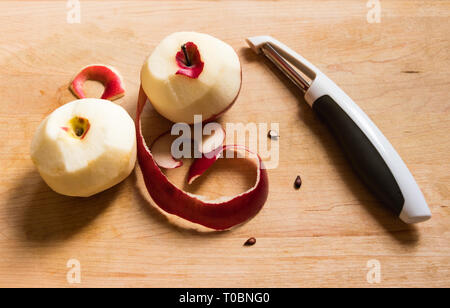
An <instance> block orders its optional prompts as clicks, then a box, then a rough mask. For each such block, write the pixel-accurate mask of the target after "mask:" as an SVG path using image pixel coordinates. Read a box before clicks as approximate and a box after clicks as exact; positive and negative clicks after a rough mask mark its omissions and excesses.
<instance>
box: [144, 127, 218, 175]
mask: <svg viewBox="0 0 450 308" xmlns="http://www.w3.org/2000/svg"><path fill="white" fill-rule="evenodd" d="M197 125H198V124H197ZM207 125H209V126H208V132H209V133H210V134H207V135H202V142H201V143H199V142H196V140H192V139H189V140H187V142H186V143H185V144H189V145H190V146H191V145H192V143H193V144H194V146H195V148H196V150H197V153H200V154H202V155H206V156H207V157H211V155H214V153H212V152H214V151H215V150H216V149H218V148H219V147H221V146H222V145H223V142H224V141H225V130H224V129H223V128H222V126H221V125H220V124H219V123H208V124H207ZM211 125H212V126H213V127H211ZM208 132H207V133H208ZM177 138H179V137H178V136H177V135H171V131H170V130H169V131H166V132H165V133H163V134H161V135H160V136H159V137H157V138H156V139H155V141H153V143H152V145H151V146H150V151H151V152H152V155H153V159H154V160H155V162H156V164H157V165H158V166H159V167H161V168H164V169H174V168H178V167H181V166H182V165H183V162H182V161H180V160H177V159H176V158H175V157H174V156H173V155H172V151H171V150H172V144H173V142H174V141H175V139H177ZM191 147H192V146H191ZM194 151H195V149H192V148H191V155H192V154H194V153H193V152H194ZM211 153H212V154H211Z"/></svg>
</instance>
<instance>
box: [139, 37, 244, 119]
mask: <svg viewBox="0 0 450 308" xmlns="http://www.w3.org/2000/svg"><path fill="white" fill-rule="evenodd" d="M187 43H194V44H195V45H196V47H197V48H198V52H199V54H200V58H201V61H202V62H203V63H202V70H201V73H200V74H199V75H198V76H197V77H196V78H193V77H188V76H186V75H183V74H180V73H177V72H178V71H179V69H180V66H179V64H178V63H177V61H176V55H177V53H178V52H180V50H182V46H184V45H185V44H187ZM188 62H189V61H188ZM141 82H142V88H143V89H144V92H145V93H146V95H147V97H148V99H149V101H150V102H151V103H152V105H153V106H154V108H155V109H156V110H157V111H158V112H159V113H160V114H161V115H162V116H164V117H165V118H167V119H169V120H171V121H172V122H184V123H188V124H192V123H194V115H202V119H203V121H207V120H212V119H214V118H216V117H218V116H219V115H220V114H222V113H223V112H224V111H226V110H227V109H228V108H229V107H230V106H231V105H232V104H233V103H234V101H235V99H236V98H237V96H238V94H239V91H240V88H241V82H242V78H241V64H240V62H239V57H238V56H237V54H236V52H235V51H234V50H233V48H232V47H231V46H230V45H228V44H226V43H224V42H223V41H221V40H219V39H217V38H215V37H212V36H210V35H207V34H201V33H196V32H177V33H173V34H171V35H169V36H167V37H166V38H165V39H164V40H163V41H162V42H161V43H160V44H159V45H158V46H157V47H156V48H155V50H154V51H153V53H152V54H151V55H150V57H149V58H148V59H147V60H146V62H145V63H144V65H143V67H142V70H141Z"/></svg>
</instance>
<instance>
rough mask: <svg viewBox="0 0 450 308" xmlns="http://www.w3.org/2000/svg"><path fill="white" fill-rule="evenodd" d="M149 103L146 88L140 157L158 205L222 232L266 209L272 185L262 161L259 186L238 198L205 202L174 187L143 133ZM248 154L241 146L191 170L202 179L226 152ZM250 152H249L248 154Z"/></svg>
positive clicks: (138, 116) (140, 105)
mask: <svg viewBox="0 0 450 308" xmlns="http://www.w3.org/2000/svg"><path fill="white" fill-rule="evenodd" d="M146 101H147V96H146V95H145V92H144V91H143V89H142V87H141V89H140V90H139V99H138V104H137V113H136V122H135V124H136V135H137V156H138V161H139V165H140V167H141V170H142V174H143V177H144V182H145V186H146V188H147V191H148V192H149V194H150V196H151V198H152V199H153V201H154V202H155V203H156V205H157V206H158V207H159V208H160V209H161V210H162V211H164V212H166V213H168V214H171V215H175V216H178V217H180V218H182V219H184V220H187V221H189V222H191V223H194V224H199V225H201V226H204V227H207V228H209V229H213V230H216V231H222V230H227V229H230V228H232V227H234V226H237V225H239V224H242V223H244V222H246V221H248V220H249V219H251V218H253V217H254V216H255V215H256V214H257V213H258V212H259V211H260V210H261V208H262V207H263V206H264V204H265V202H266V200H267V196H268V192H269V181H268V176H267V171H266V170H265V168H264V166H263V163H262V161H261V159H260V158H259V157H257V159H258V168H257V179H256V183H255V185H254V186H253V187H252V188H251V189H249V190H247V191H246V192H244V193H242V194H239V195H237V196H234V197H229V198H226V200H225V201H223V200H224V198H221V199H220V200H216V201H203V200H201V199H200V198H199V197H197V196H195V195H193V194H188V193H186V192H184V191H183V190H181V189H179V188H177V187H176V186H175V185H173V184H172V183H171V182H170V181H169V179H168V178H167V177H166V176H165V175H164V174H163V173H162V171H161V169H159V167H158V165H157V164H156V162H155V160H154V158H153V155H152V153H151V152H150V150H149V149H148V147H147V145H146V143H145V139H144V137H143V135H142V131H141V113H142V110H143V109H144V106H145V104H146ZM228 149H236V150H246V149H245V148H244V147H240V146H223V147H220V148H219V149H217V151H218V152H217V155H215V156H214V157H212V158H206V157H202V158H201V159H198V160H196V161H194V164H193V165H192V166H191V169H192V174H194V175H197V176H195V177H198V176H200V175H201V174H202V173H203V172H204V171H205V170H207V169H208V167H209V166H211V165H212V164H213V163H214V162H215V161H216V160H217V158H218V156H219V154H220V153H222V152H223V151H224V150H228ZM246 151H247V150H246Z"/></svg>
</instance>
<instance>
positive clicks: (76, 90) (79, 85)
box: [70, 64, 125, 101]
mask: <svg viewBox="0 0 450 308" xmlns="http://www.w3.org/2000/svg"><path fill="white" fill-rule="evenodd" d="M86 80H95V81H99V82H101V83H102V84H103V85H104V86H105V91H104V92H103V94H102V97H101V98H102V99H107V100H110V101H113V100H116V99H118V98H121V97H122V96H124V95H125V88H124V82H123V79H122V76H120V74H119V72H117V71H116V70H115V69H114V68H113V67H110V66H107V65H103V64H93V65H88V66H86V67H84V68H82V69H81V70H80V72H79V73H78V74H77V75H76V76H75V77H74V79H73V80H72V82H71V83H70V90H71V91H72V92H73V94H75V96H76V97H77V98H80V99H82V98H86V94H85V93H84V90H83V85H84V83H85V82H86Z"/></svg>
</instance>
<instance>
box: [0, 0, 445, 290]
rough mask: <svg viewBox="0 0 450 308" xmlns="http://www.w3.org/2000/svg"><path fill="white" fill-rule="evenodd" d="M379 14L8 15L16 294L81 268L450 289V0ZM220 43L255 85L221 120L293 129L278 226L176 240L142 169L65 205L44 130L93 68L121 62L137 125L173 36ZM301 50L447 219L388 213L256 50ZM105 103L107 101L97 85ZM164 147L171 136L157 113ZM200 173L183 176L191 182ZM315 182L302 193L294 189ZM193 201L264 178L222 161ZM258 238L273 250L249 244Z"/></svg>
mask: <svg viewBox="0 0 450 308" xmlns="http://www.w3.org/2000/svg"><path fill="white" fill-rule="evenodd" d="M366 2H367V1H365V0H334V1H332V0H330V1H313V0H305V1H81V23H80V24H68V23H67V22H66V15H67V8H66V1H47V2H44V1H30V2H25V3H24V2H22V1H1V2H0V22H1V24H2V34H1V36H0V94H1V102H0V139H1V142H0V166H1V168H0V286H3V287H4V286H6V287H12V286H19V287H22V286H31V287H39V286H53V287H66V286H72V285H70V284H68V282H67V280H66V273H67V271H68V269H67V268H66V263H67V261H68V260H69V259H72V258H75V259H78V260H79V261H80V263H81V277H82V278H81V279H82V281H81V284H80V285H76V286H92V287H99V286H149V287H152V286H158V287H181V286H189V287H207V286H215V287H250V286H251V287H271V286H272V287H302V286H307V287H311V286H327V287H328V286H349V287H357V286H362V287H370V286H372V285H370V284H368V282H367V280H366V274H367V272H368V268H366V264H367V262H368V261H369V260H371V259H376V260H378V261H380V263H381V275H382V276H381V277H382V280H381V283H380V284H378V285H377V286H382V287H390V286H429V287H431V286H438V287H449V286H450V245H449V244H450V233H449V222H450V212H449V200H450V192H449V184H450V176H449V170H450V161H449V150H450V138H449V129H450V122H449V115H450V109H449V90H450V87H449V78H450V72H449V67H450V57H449V48H450V42H449V38H450V23H449V20H450V19H449V15H450V1H427V0H423V1H418V0H411V1H406V0H382V1H381V6H382V11H381V12H382V16H381V23H379V24H369V23H368V22H367V20H366V14H367V11H368V9H367V7H366ZM181 30H194V31H199V32H205V33H209V34H212V35H214V36H216V37H218V38H220V39H222V40H224V41H226V42H228V43H229V44H231V45H232V46H233V47H234V48H235V49H236V51H237V52H238V54H239V56H240V59H241V62H242V68H243V87H242V92H241V95H240V97H239V99H238V101H237V103H236V104H235V106H234V107H233V108H232V109H231V110H230V111H229V112H228V113H227V114H226V115H225V116H224V117H223V118H222V120H221V122H222V123H225V122H243V123H247V122H256V123H260V122H262V123H280V134H281V139H280V141H279V145H280V163H279V167H278V168H276V169H274V170H270V171H269V177H270V195H269V200H268V202H267V204H266V206H265V207H264V209H263V210H262V212H261V213H260V214H259V215H258V216H257V217H256V218H255V219H253V220H251V221H250V222H249V223H247V224H245V225H244V226H242V227H239V228H237V229H235V230H232V231H229V232H225V233H217V234H198V233H195V232H192V231H185V230H181V229H178V228H175V227H173V226H171V225H170V224H168V223H167V221H166V220H165V218H163V217H162V216H161V215H160V214H159V213H157V212H156V210H154V209H152V208H151V206H150V205H149V201H148V197H147V193H146V191H145V189H144V188H143V181H142V176H141V173H140V171H139V169H138V168H137V170H136V171H135V172H133V173H132V175H131V176H130V177H129V178H128V179H127V180H125V181H124V182H123V183H121V184H119V185H117V186H116V187H114V188H112V189H110V190H108V191H106V192H103V193H101V194H99V195H96V196H94V197H92V198H88V199H78V198H68V197H64V196H60V195H58V194H56V193H54V192H52V191H51V190H50V189H49V188H48V187H47V186H46V184H45V183H44V182H43V181H42V180H41V178H40V176H39V175H38V173H37V172H36V170H35V168H34V167H33V165H32V162H31V160H30V157H29V146H30V141H31V138H32V136H33V133H34V131H35V130H36V128H37V126H38V124H39V122H40V121H41V120H42V119H43V118H44V117H45V116H46V115H48V114H49V113H50V112H51V111H52V110H54V109H55V108H57V107H59V106H61V105H62V104H64V103H67V102H69V101H71V100H73V99H74V98H73V96H72V95H71V94H70V92H69V91H68V90H67V85H68V83H69V81H70V79H71V77H72V76H73V74H74V73H75V72H76V71H77V70H78V69H79V68H81V67H82V66H84V65H87V64H91V63H106V64H109V65H113V66H115V67H116V68H117V69H118V70H119V71H120V72H121V73H122V74H123V75H124V78H125V81H126V86H127V90H128V92H127V95H126V96H125V98H123V99H121V100H120V101H118V103H119V104H121V105H122V106H124V107H125V108H126V109H127V110H128V111H129V113H130V114H131V115H132V116H133V117H134V115H135V104H136V98H137V91H138V88H139V70H140V67H141V65H142V63H143V61H144V59H145V57H146V56H147V55H148V54H149V53H150V52H151V50H152V49H153V48H154V47H155V46H156V45H157V43H158V42H159V41H160V40H161V39H162V38H163V37H164V36H166V35H168V34H170V33H172V32H175V31H181ZM260 34H269V35H272V36H274V37H276V38H278V39H279V40H280V41H283V42H286V43H287V44H288V45H290V46H291V47H292V48H293V49H294V50H297V51H299V52H300V53H301V54H303V55H304V56H305V57H306V58H307V59H309V60H310V61H311V62H313V63H315V64H316V65H317V66H318V67H319V68H321V69H323V71H324V72H325V73H326V74H328V75H329V76H330V77H331V78H332V79H333V80H335V81H336V82H337V83H338V84H339V85H340V86H342V88H343V89H344V90H345V91H346V92H348V94H349V95H350V96H351V97H353V98H354V100H355V101H356V102H357V103H358V104H359V105H360V106H361V107H362V109H363V110H365V111H366V112H367V113H368V114H369V116H370V117H371V118H372V119H373V120H374V122H375V123H376V124H377V125H378V126H379V127H380V129H381V130H382V131H383V132H384V133H385V135H386V136H387V137H388V139H390V141H391V142H392V143H393V145H394V146H395V148H396V149H397V151H398V152H399V153H400V155H401V156H402V157H403V159H404V160H405V162H406V163H407V165H408V166H409V168H410V169H411V171H412V173H413V174H414V176H415V178H416V180H417V182H418V183H419V185H420V186H421V188H422V190H423V193H424V195H425V197H426V199H427V201H428V202H429V205H430V207H431V210H432V212H433V215H434V216H433V218H432V220H430V221H429V222H426V223H423V224H420V225H417V226H407V225H405V224H403V223H401V222H400V221H399V220H397V219H395V218H394V217H393V216H392V214H391V213H390V212H389V211H387V210H385V209H383V208H381V207H380V206H379V203H378V202H377V201H376V200H374V198H373V197H372V195H371V194H370V193H369V192H368V191H367V189H366V188H365V187H364V186H363V185H362V184H361V183H360V182H359V180H358V178H357V177H356V176H355V175H354V174H353V172H352V170H351V168H350V167H349V166H348V164H347V162H346V160H345V158H344V157H343V155H342V153H341V151H340V149H339V148H338V146H337V144H336V142H335V141H334V139H333V138H332V136H331V135H330V134H329V132H328V131H327V129H326V128H325V127H324V126H323V125H322V124H321V123H320V122H319V121H318V120H317V118H316V116H315V115H314V114H313V112H312V111H311V110H310V109H309V107H307V105H306V104H305V103H304V101H303V99H300V98H298V96H297V93H296V91H295V89H294V88H293V87H292V86H290V85H289V83H288V82H287V81H286V79H284V78H283V77H282V76H281V75H280V74H279V73H277V72H276V71H275V70H273V68H272V67H271V66H269V65H267V64H268V63H267V61H265V60H263V59H261V58H259V57H257V56H255V55H254V54H253V53H252V52H250V51H249V49H248V48H247V47H246V44H245V42H244V39H245V38H246V37H248V36H253V35H260ZM87 87H88V91H89V93H91V95H97V94H98V93H99V91H101V88H100V87H99V86H98V85H96V84H95V83H89V84H88V85H87ZM143 120H144V122H145V127H144V131H145V134H146V136H147V137H148V138H151V137H152V136H155V135H157V134H158V133H160V132H162V131H164V130H165V129H166V128H168V127H169V122H168V121H166V120H164V119H162V118H161V117H160V116H158V115H157V114H156V113H155V112H154V111H153V110H152V109H151V108H148V111H146V114H145V116H144V119H143ZM183 172H186V168H184V169H180V170H176V171H174V172H170V173H169V176H170V177H171V179H173V181H174V182H175V183H177V184H179V185H182V186H183V185H184V184H183V183H182V181H183V179H184V174H183ZM298 174H301V175H302V177H303V182H304V184H303V187H302V189H301V190H300V191H295V190H294V189H293V187H292V183H293V181H294V179H295V177H296V176H297V175H298ZM205 177H206V180H205V179H203V180H200V182H199V183H198V184H196V185H194V186H193V187H191V188H189V189H190V191H192V192H196V193H201V194H205V195H208V196H212V197H215V196H219V195H224V194H230V193H238V192H241V191H244V190H245V188H246V187H250V186H251V185H252V181H253V180H254V171H253V170H252V169H251V168H250V166H246V165H243V164H242V162H236V161H235V162H233V161H231V162H230V161H227V162H221V163H218V165H216V166H215V167H213V169H212V170H211V171H210V172H208V174H206V175H205ZM250 236H254V237H256V238H257V244H256V245H255V246H253V247H250V248H248V247H245V248H244V247H242V244H243V243H244V242H245V240H246V239H247V238H249V237H250Z"/></svg>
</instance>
